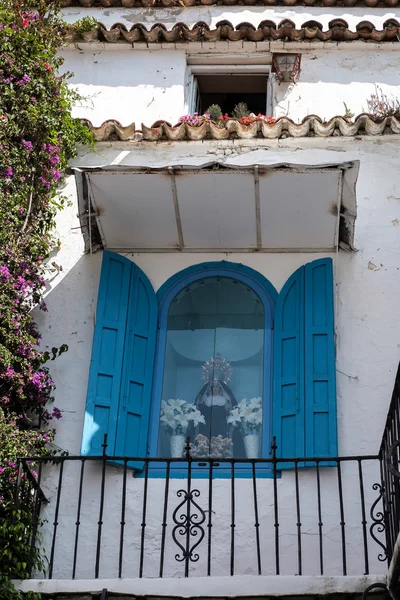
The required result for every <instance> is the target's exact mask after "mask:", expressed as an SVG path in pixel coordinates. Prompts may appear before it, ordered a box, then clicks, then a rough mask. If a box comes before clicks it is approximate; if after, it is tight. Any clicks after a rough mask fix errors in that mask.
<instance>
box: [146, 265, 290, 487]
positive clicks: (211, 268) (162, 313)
mask: <svg viewBox="0 0 400 600" xmlns="http://www.w3.org/2000/svg"><path fill="white" fill-rule="evenodd" d="M218 276H220V277H231V278H232V279H236V280H238V281H241V282H242V283H244V284H245V285H247V286H248V287H250V288H251V289H252V290H253V291H254V292H255V293H256V294H257V295H258V296H259V298H260V300H261V302H262V304H263V308H264V315H265V327H264V373H263V426H262V452H261V456H262V457H263V458H268V456H269V452H270V443H271V437H272V410H273V406H272V404H273V322H274V311H275V302H276V298H277V296H278V293H277V291H276V289H275V288H274V286H273V285H272V284H271V282H270V281H268V279H267V278H265V277H264V276H263V275H261V274H260V273H259V272H257V271H255V270H254V269H251V268H250V267H247V266H245V265H242V264H238V263H232V262H228V261H217V262H207V263H201V264H199V265H195V266H192V267H188V268H186V269H184V270H183V271H180V272H178V273H176V274H175V275H173V276H172V277H170V278H169V279H168V280H167V281H166V282H165V283H164V284H163V285H162V286H161V287H160V289H159V290H158V292H157V299H158V304H159V322H158V335H157V343H156V359H155V369H154V380H153V393H152V400H151V411H150V430H149V447H148V452H149V455H150V456H156V454H157V442H158V433H159V426H160V409H161V400H162V385H163V375H164V362H165V350H166V338H167V321H168V312H169V308H170V306H171V302H172V301H173V300H174V298H175V297H176V295H177V294H178V293H179V292H180V291H181V290H182V289H184V288H185V287H186V286H188V285H190V284H191V283H193V282H194V281H198V280H199V279H205V278H208V277H218ZM193 465H194V466H195V467H196V463H195V462H194V463H193ZM181 470H182V469H181ZM151 471H152V475H153V476H157V474H159V476H160V477H162V476H164V474H165V464H162V463H161V462H160V463H152V465H151ZM171 471H174V472H175V476H179V464H177V463H175V465H174V464H173V463H172V465H171ZM264 471H265V472H267V471H269V469H267V465H265V467H264ZM235 472H236V473H237V476H239V477H240V476H242V477H246V476H248V475H249V465H246V464H243V463H242V464H239V463H238V464H237V465H236V466H235ZM182 474H183V470H182ZM194 474H195V476H197V477H208V469H207V468H204V467H198V468H197V469H196V468H195V471H194ZM224 476H226V477H230V476H231V474H230V472H228V469H219V470H218V477H221V478H223V477H224Z"/></svg>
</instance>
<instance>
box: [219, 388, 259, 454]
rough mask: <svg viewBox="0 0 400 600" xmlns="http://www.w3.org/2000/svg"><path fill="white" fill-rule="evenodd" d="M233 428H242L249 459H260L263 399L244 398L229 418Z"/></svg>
mask: <svg viewBox="0 0 400 600" xmlns="http://www.w3.org/2000/svg"><path fill="white" fill-rule="evenodd" d="M227 422H228V423H230V424H231V425H233V427H238V426H239V427H241V429H242V434H243V441H244V448H245V451H246V456H247V458H258V457H259V454H260V430H261V425H262V402H261V398H251V399H250V400H248V399H247V398H243V400H241V401H240V402H239V404H238V405H237V406H235V408H233V409H232V410H231V411H230V413H229V415H228V418H227Z"/></svg>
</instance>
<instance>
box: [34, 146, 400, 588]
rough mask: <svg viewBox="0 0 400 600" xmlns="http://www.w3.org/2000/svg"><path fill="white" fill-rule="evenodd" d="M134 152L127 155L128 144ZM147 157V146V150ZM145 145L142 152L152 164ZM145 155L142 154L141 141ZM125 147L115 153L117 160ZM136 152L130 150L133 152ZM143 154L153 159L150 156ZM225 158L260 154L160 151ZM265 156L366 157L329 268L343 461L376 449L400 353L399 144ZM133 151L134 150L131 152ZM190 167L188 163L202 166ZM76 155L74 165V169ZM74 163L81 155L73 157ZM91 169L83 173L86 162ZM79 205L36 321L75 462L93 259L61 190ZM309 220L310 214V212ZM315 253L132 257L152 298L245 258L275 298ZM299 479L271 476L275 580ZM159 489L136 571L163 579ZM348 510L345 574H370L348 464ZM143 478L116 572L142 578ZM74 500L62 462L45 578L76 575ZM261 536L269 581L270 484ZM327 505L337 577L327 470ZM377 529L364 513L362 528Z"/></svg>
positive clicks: (174, 572) (81, 566) (86, 503)
mask: <svg viewBox="0 0 400 600" xmlns="http://www.w3.org/2000/svg"><path fill="white" fill-rule="evenodd" d="M127 147H128V146H127ZM142 148H143V146H142ZM145 148H146V145H144V149H142V150H141V151H139V150H137V151H136V152H142V154H143V157H145V156H146V149H145ZM147 148H150V146H147ZM120 151H121V148H119V149H118V152H120ZM131 151H133V150H132V148H131ZM148 151H150V150H148ZM228 151H229V157H230V160H232V153H233V155H235V154H240V153H244V154H246V153H248V152H254V148H252V147H251V145H249V144H247V145H246V143H243V146H242V147H240V145H238V144H237V143H234V142H225V143H218V144H217V143H212V142H206V143H203V144H196V143H191V144H184V143H183V144H182V143H181V144H179V143H177V144H167V145H166V146H160V152H161V153H162V155H163V157H164V159H165V157H166V156H169V157H170V158H171V163H172V164H176V163H179V157H182V158H183V157H187V156H191V157H192V158H191V160H195V159H194V158H193V157H196V156H197V159H198V160H199V162H201V161H203V160H204V157H205V156H207V157H208V158H209V159H210V160H211V159H214V158H215V159H219V160H223V159H224V157H225V156H227V155H228ZM113 152H114V150H113V149H112V148H111V149H110V150H107V149H106V147H105V146H102V147H100V148H99V154H98V155H96V156H94V157H93V161H94V163H97V164H99V163H101V162H102V161H105V162H107V153H109V155H111V154H112V153H113ZM260 153H261V154H263V155H265V153H267V156H268V160H270V161H271V162H285V161H287V162H289V161H293V156H295V159H296V162H297V163H299V164H301V163H304V164H318V163H320V164H321V163H332V162H335V161H336V162H343V161H346V160H354V159H356V158H357V159H359V160H360V175H359V180H358V184H357V201H358V217H357V221H356V237H355V242H356V247H357V249H358V251H357V252H355V253H351V254H346V253H343V252H340V253H339V254H338V255H337V256H333V259H334V262H335V281H336V305H337V321H336V325H337V406H338V417H337V418H338V432H339V452H340V455H342V456H343V455H355V454H375V453H377V451H378V449H379V443H380V438H381V434H382V430H383V426H384V422H385V418H386V413H387V409H388V405H389V401H390V396H391V392H392V388H393V382H394V377H395V373H396V369H397V364H398V361H399V358H400V343H399V337H400V336H399V334H400V323H399V320H398V305H399V299H400V278H399V268H400V244H399V235H400V227H399V222H400V204H399V197H400V195H399V192H398V184H397V181H398V172H399V168H400V158H399V156H400V155H399V142H398V141H397V139H395V138H391V137H386V138H383V139H378V140H376V139H375V140H372V139H364V140H363V141H361V142H360V141H355V140H342V139H341V140H335V139H332V140H319V139H314V140H290V139H289V140H282V141H280V142H279V143H278V144H275V145H274V146H272V145H270V146H269V147H268V150H265V149H264V150H263V149H262V148H260V147H259V148H258V150H257V152H256V153H254V155H256V154H257V155H259V154H260ZM128 155H129V151H128ZM197 159H196V160H197ZM79 160H80V159H77V162H79ZM81 160H82V159H81ZM85 164H88V161H87V159H85ZM65 191H66V192H67V193H70V194H71V198H72V200H73V202H74V204H73V206H72V207H71V208H70V209H67V210H65V211H64V212H63V213H62V214H60V215H59V217H58V230H57V231H58V237H59V238H60V239H61V242H62V245H61V250H60V252H59V253H58V255H57V256H56V257H54V260H55V261H56V263H57V264H59V265H60V266H62V267H63V270H62V271H60V272H59V273H58V274H56V273H53V274H52V275H53V278H52V280H51V282H50V284H49V291H48V294H47V298H46V302H47V305H48V308H49V312H48V313H46V314H43V313H42V314H40V315H39V324H40V327H41V331H42V333H43V348H45V347H47V346H49V347H50V348H51V347H52V346H57V345H60V344H61V343H67V344H68V345H69V351H68V352H67V353H66V354H65V355H63V356H61V357H60V358H59V359H57V361H55V362H54V363H52V365H51V367H52V375H53V378H54V380H55V382H56V384H57V390H56V405H57V406H58V407H59V408H60V409H61V410H62V412H63V418H62V420H60V422H58V423H57V424H56V426H57V444H58V445H59V446H60V448H62V449H65V450H69V452H70V453H72V454H75V453H79V450H80V441H81V434H82V425H83V416H84V409H85V395H86V386H87V378H88V372H89V364H90V354H91V343H92V335H93V325H94V311H95V305H96V295H97V286H98V281H99V272H100V266H101V253H98V254H95V255H93V256H90V255H85V256H84V255H83V244H82V239H81V236H80V230H79V229H74V228H75V227H78V225H79V223H78V220H77V218H76V213H77V206H76V201H75V198H74V186H73V181H72V178H71V179H70V181H69V183H68V187H67V189H66V190H65ZM310 218H312V216H311V217H310ZM317 257H318V256H317V255H313V254H306V255H304V254H258V255H254V254H206V253H205V254H139V255H134V256H130V258H132V259H133V260H134V261H135V262H137V264H138V265H139V266H140V267H141V268H142V269H143V270H144V271H145V272H146V274H147V275H148V276H149V278H150V281H151V283H152V284H153V286H154V288H155V289H158V288H159V286H160V285H161V284H162V283H163V282H164V281H165V280H166V279H168V278H169V277H170V276H171V275H173V274H174V273H176V272H177V271H179V270H181V269H183V268H185V267H187V266H189V265H193V264H196V263H200V262H203V261H207V260H222V259H227V260H231V261H234V262H235V261H236V262H241V263H244V264H246V265H248V266H250V267H252V268H254V269H257V270H259V271H260V272H261V273H263V274H264V275H265V276H266V277H267V278H268V279H270V281H271V282H272V283H273V284H274V285H275V287H276V288H277V289H278V290H280V289H281V287H282V285H283V284H284V282H285V281H286V279H287V278H288V277H289V275H290V274H291V273H292V272H293V271H294V270H295V269H296V268H297V267H298V266H300V265H301V264H304V263H306V262H308V261H311V260H313V259H314V258H317ZM378 480H379V473H378V468H377V465H376V464H372V463H371V464H370V466H366V469H365V493H366V502H367V507H369V506H370V505H371V502H372V501H373V499H374V498H375V497H376V492H374V491H373V490H372V487H371V486H372V483H374V482H375V481H378ZM294 483H295V482H294V474H293V472H288V473H284V474H283V475H282V478H281V479H280V480H279V481H278V494H279V523H280V527H279V532H280V549H281V573H282V574H296V573H297V572H298V571H297V545H296V544H297V538H296V522H297V520H296V512H295V511H296V506H295V495H294V490H295V485H294ZM164 485H165V482H164V480H163V479H152V480H151V481H150V482H149V490H148V492H149V494H148V497H149V502H148V514H147V517H146V523H147V526H146V534H145V553H144V571H143V574H144V576H146V577H157V576H158V570H159V548H160V540H161V515H162V502H163V494H164ZM99 486H100V465H88V466H87V468H86V477H85V484H84V488H83V489H84V492H83V503H82V515H81V523H82V525H81V529H80V541H79V548H78V563H77V564H78V568H77V577H78V578H91V577H93V575H94V563H95V556H96V539H97V537H96V536H97V522H98V510H99ZM43 487H44V490H45V492H46V494H47V495H48V497H49V500H50V503H49V505H48V506H47V507H46V508H45V510H44V513H43V514H44V516H45V517H46V519H47V523H46V524H45V527H44V544H45V546H46V548H47V553H48V555H49V550H50V547H51V536H52V525H53V521H54V509H55V499H56V491H57V473H56V469H52V470H49V471H48V472H47V473H46V474H45V477H44V480H43ZM121 487H122V473H121V470H119V469H118V468H115V467H112V466H108V467H107V474H106V492H105V505H104V526H103V536H102V557H101V562H100V577H115V576H116V574H117V567H118V543H119V527H120V519H121V516H120V515H121V512H120V511H121V495H120V490H121ZM181 487H182V482H180V481H179V480H173V481H172V482H171V486H170V493H169V512H168V527H167V541H166V556H165V572H164V574H165V576H170V577H176V576H182V575H183V567H182V565H180V564H178V563H177V562H176V561H175V559H174V555H175V552H176V546H175V545H174V543H173V541H172V537H171V529H172V523H171V512H172V510H173V508H175V506H176V505H177V496H176V491H177V490H178V489H180V488H181ZM196 487H198V489H199V490H200V492H201V495H200V501H199V503H200V505H201V506H203V508H204V507H205V505H206V503H207V501H206V499H207V497H208V496H207V493H208V491H207V486H206V482H205V481H201V480H200V481H197V480H196ZM343 490H344V511H345V522H346V539H347V553H348V554H347V557H348V573H349V574H353V575H357V574H362V573H364V565H363V548H362V538H361V535H362V530H361V520H362V519H361V514H360V500H359V488H358V479H357V472H356V471H355V467H354V466H348V467H344V469H343ZM142 494H143V479H133V478H131V477H128V482H127V506H126V521H127V524H126V530H125V549H124V559H123V576H124V577H137V575H138V562H139V556H140V533H141V527H140V524H141V522H142V514H141V510H142V506H141V500H142ZM77 498H78V465H75V466H66V468H65V473H64V479H63V489H62V495H61V504H60V513H59V516H58V530H57V540H56V545H55V563H54V574H53V577H55V578H57V577H59V578H70V576H71V569H72V556H73V542H74V535H75V521H76V509H77ZM258 499H259V511H260V523H261V526H260V536H261V554H262V562H263V574H265V575H269V574H270V575H272V574H274V569H275V563H274V537H273V536H274V534H273V531H274V527H273V489H272V481H271V480H260V481H259V482H258ZM300 499H301V512H302V515H301V522H302V544H303V561H304V563H303V573H304V574H310V575H313V574H318V572H319V570H318V569H319V563H318V556H319V554H318V552H319V548H318V518H317V505H316V473H315V470H309V471H304V472H302V473H301V476H300ZM236 501H237V506H236V528H235V545H236V553H235V573H237V574H256V559H255V558H256V557H255V544H254V540H255V533H254V507H253V496H252V489H251V486H249V482H248V481H246V480H238V481H237V483H236ZM213 503H214V506H213V510H214V511H215V512H214V514H213V523H214V525H213V528H212V535H213V543H212V548H213V550H212V552H213V554H212V574H214V575H216V576H217V575H228V574H229V556H228V551H229V548H230V531H231V529H230V522H229V519H230V512H229V511H230V487H229V483H228V482H227V481H224V480H215V482H214V491H213ZM322 507H323V523H324V528H323V531H324V553H325V573H326V574H329V575H339V574H341V568H342V555H341V538H340V526H339V521H340V517H339V503H338V488H337V473H336V470H335V469H326V470H325V472H324V473H323V474H322ZM370 523H371V521H370V519H369V517H368V526H369V525H370ZM369 551H370V560H371V565H370V571H371V572H375V573H379V572H382V571H383V569H384V565H382V563H379V562H378V561H377V560H376V556H377V554H378V552H379V548H378V547H377V546H376V545H375V543H374V542H373V541H372V540H369ZM205 553H206V542H205V541H203V542H202V545H201V546H199V554H200V560H199V562H198V563H197V564H196V565H193V566H191V573H193V574H195V575H198V576H204V575H205V574H206V570H205V569H206V566H205V560H206V559H205V556H206V554H205Z"/></svg>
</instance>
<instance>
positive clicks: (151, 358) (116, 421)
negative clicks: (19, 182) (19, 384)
mask: <svg viewBox="0 0 400 600" xmlns="http://www.w3.org/2000/svg"><path fill="white" fill-rule="evenodd" d="M215 273H217V276H218V275H220V276H223V275H226V276H233V277H234V278H236V279H241V280H242V281H243V280H244V278H246V279H247V281H246V284H247V285H249V286H250V287H251V288H252V289H253V290H254V291H255V292H256V293H257V294H258V295H259V297H260V298H262V299H263V298H265V296H264V293H265V291H266V292H267V296H268V302H267V303H266V304H264V302H263V304H264V310H265V307H266V306H267V309H268V306H271V307H272V308H271V311H272V312H269V311H268V310H267V311H265V312H266V313H267V315H268V316H270V317H272V315H273V318H274V328H273V340H274V348H272V333H271V343H270V345H268V348H269V352H270V356H272V355H273V356H274V359H273V360H274V372H273V391H272V389H269V390H268V391H269V393H270V395H271V396H270V397H272V401H271V402H270V406H272V411H273V423H272V431H273V434H274V436H276V442H277V456H278V459H279V458H283V459H285V460H287V462H284V463H281V462H280V461H278V468H279V469H285V468H286V469H293V467H294V463H293V461H292V459H293V458H299V459H300V458H302V457H305V458H307V459H309V458H314V457H316V458H318V459H319V460H320V459H321V457H322V458H326V459H327V460H326V462H325V461H323V464H322V463H320V464H321V466H335V465H336V464H337V463H336V462H335V457H337V456H338V448H337V409H336V377H335V375H336V368H335V354H336V352H335V323H334V321H335V319H334V293H333V292H334V279H333V263H332V259H331V258H329V257H327V258H320V259H317V260H314V261H311V262H309V263H306V264H304V265H302V266H300V267H299V268H298V269H297V270H296V271H295V272H294V273H292V275H291V276H290V277H289V279H288V280H287V281H286V283H285V285H284V286H283V288H282V290H281V291H280V293H279V295H278V294H277V292H276V290H275V289H274V288H273V286H272V285H271V284H270V282H269V281H268V280H267V279H266V278H265V277H264V276H262V275H261V274H260V273H258V272H257V271H254V270H253V269H251V268H249V267H246V266H244V265H241V264H236V263H229V262H225V261H222V262H217V263H203V264H199V265H196V266H192V267H189V268H188V269H185V270H184V271H181V272H180V273H177V274H176V275H174V276H173V277H171V278H170V279H169V280H168V281H167V282H166V283H165V284H164V285H163V286H162V287H161V288H160V290H159V292H158V298H157V297H156V293H155V291H154V289H153V286H152V285H151V282H150V280H149V279H148V277H147V276H146V274H145V273H144V272H143V271H142V270H141V269H140V268H139V267H138V265H136V264H135V263H134V262H133V261H130V260H129V259H128V258H126V257H123V256H121V255H119V254H116V253H114V252H110V251H105V252H104V254H103V261H102V268H101V274H100V282H99V295H98V302H97V309H96V326H95V331H94V337H93V347H92V360H91V366H90V373H89V378H88V390H87V397H86V408H85V419H84V423H83V433H82V454H83V455H85V456H99V455H101V453H102V448H103V447H102V443H103V439H104V435H106V434H107V435H108V439H107V442H108V447H109V451H108V455H109V456H114V457H115V456H127V457H128V456H129V457H132V460H130V461H129V462H128V467H129V468H132V469H134V470H135V472H136V473H138V474H139V476H141V475H140V473H143V470H144V462H143V461H142V460H141V459H142V458H143V457H145V456H147V455H148V454H149V453H150V452H149V443H151V440H150V438H149V433H150V432H151V433H152V431H150V430H151V428H150V427H149V424H150V423H149V421H150V410H152V414H153V415H154V413H155V406H154V394H153V392H152V390H153V389H154V387H153V383H154V379H155V373H156V372H155V369H154V367H155V354H156V352H155V351H156V337H157V332H158V331H159V327H158V323H159V302H160V304H161V305H163V303H164V302H165V305H166V306H167V305H168V299H169V298H170V299H169V302H170V301H171V299H172V298H173V297H174V295H175V294H176V293H178V291H179V289H181V287H182V286H185V285H187V284H188V282H190V281H191V280H192V279H193V280H196V279H197V278H200V279H201V278H203V277H207V276H213V275H214V274H215ZM270 300H271V304H269V301H270ZM110 336H111V337H110ZM158 337H160V336H158ZM164 347H165V345H164ZM271 362H272V361H271ZM161 366H162V369H161V368H160V365H159V364H158V365H157V367H158V371H157V376H158V377H159V376H160V373H163V369H164V362H163V363H162V365H161ZM271 368H272V364H271ZM160 396H161V394H160V395H159V397H160ZM152 402H153V407H152V406H151V404H152ZM156 406H157V404H156ZM158 415H159V413H158V414H157V430H156V431H157V432H158ZM264 440H268V434H267V435H266V436H265V437H264ZM265 443H268V441H264V444H265ZM264 447H265V446H264ZM330 458H332V459H333V460H332V461H331V460H330ZM151 464H152V465H153V466H154V467H155V466H156V465H155V464H154V463H153V461H152V463H151ZM159 465H160V463H159ZM298 466H299V467H302V466H305V465H303V463H302V462H300V463H299V465H298ZM203 473H204V471H203ZM243 473H244V474H243ZM243 473H242V475H240V474H239V473H237V475H238V476H244V477H246V476H248V474H249V471H248V472H247V473H246V472H245V471H243ZM259 474H260V475H261V473H259ZM215 475H216V476H217V477H220V476H221V471H219V472H218V474H217V473H215ZM151 476H152V477H164V476H165V463H164V468H163V469H159V470H158V471H157V469H153V470H152V473H151ZM174 476H178V477H179V476H184V473H182V474H179V473H175V474H174ZM266 476H268V473H267V474H266Z"/></svg>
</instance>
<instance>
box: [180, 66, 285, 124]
mask: <svg viewBox="0 0 400 600" xmlns="http://www.w3.org/2000/svg"><path fill="white" fill-rule="evenodd" d="M187 60H188V62H187V70H186V86H185V88H186V89H185V111H186V112H187V113H189V114H193V113H194V112H198V111H199V108H200V97H199V89H198V84H197V76H198V75H215V76H217V75H246V74H248V75H253V74H254V75H264V76H265V78H266V102H265V114H266V115H272V114H273V109H274V104H273V92H274V86H273V80H274V78H273V77H271V64H272V55H271V62H268V63H263V62H261V61H260V57H259V56H254V57H249V56H246V62H242V61H243V58H242V57H240V56H238V55H237V56H236V57H235V63H234V64H231V60H232V57H229V59H228V58H227V57H226V56H221V57H220V58H218V59H217V60H218V62H217V63H214V62H213V61H214V60H215V55H214V56H213V57H199V56H198V55H189V56H188V59H187ZM225 61H226V62H225ZM249 61H250V63H249Z"/></svg>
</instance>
